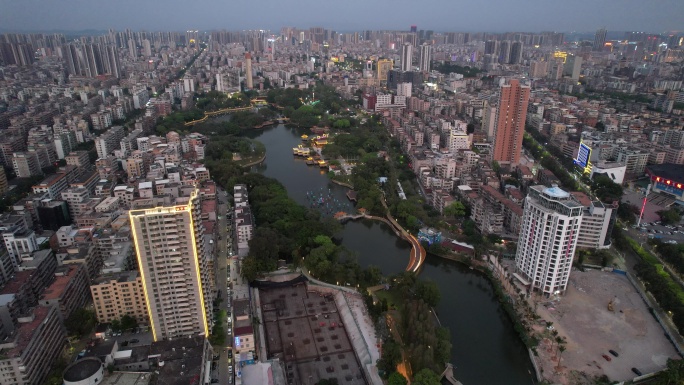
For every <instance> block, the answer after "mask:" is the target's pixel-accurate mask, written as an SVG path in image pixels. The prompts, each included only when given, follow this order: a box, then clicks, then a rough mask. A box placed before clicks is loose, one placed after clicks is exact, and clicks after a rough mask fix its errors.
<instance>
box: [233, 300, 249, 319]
mask: <svg viewBox="0 0 684 385" xmlns="http://www.w3.org/2000/svg"><path fill="white" fill-rule="evenodd" d="M233 314H234V315H235V317H240V316H245V315H249V314H250V311H249V300H248V299H236V300H234V301H233Z"/></svg>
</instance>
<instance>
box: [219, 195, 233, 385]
mask: <svg viewBox="0 0 684 385" xmlns="http://www.w3.org/2000/svg"><path fill="white" fill-rule="evenodd" d="M216 194H217V197H218V201H219V202H218V203H219V204H218V215H219V216H220V217H221V219H219V220H218V227H219V231H218V234H219V237H221V239H220V240H219V241H218V255H217V259H218V264H217V268H218V274H217V277H216V288H217V289H218V291H219V296H220V297H221V298H222V299H223V301H221V306H220V308H221V309H224V310H226V311H228V313H229V314H230V309H229V308H228V301H230V299H229V298H228V293H227V290H226V286H227V270H226V266H227V262H226V261H227V258H226V257H227V256H228V253H229V250H228V237H229V233H228V231H227V224H228V221H227V215H226V214H227V211H228V209H229V206H228V202H227V198H226V195H225V192H224V191H223V189H219V188H217V191H216ZM224 326H225V327H226V328H227V325H224ZM232 341H233V340H232V338H229V337H228V336H226V345H227V346H226V347H224V348H223V349H221V350H220V351H219V352H217V353H219V355H220V358H219V370H218V372H219V376H218V380H219V384H220V385H228V384H232V383H233V381H232V380H233V379H232V378H231V377H232V375H231V373H230V372H229V370H228V365H229V364H228V352H227V349H228V346H230V345H231V344H232Z"/></svg>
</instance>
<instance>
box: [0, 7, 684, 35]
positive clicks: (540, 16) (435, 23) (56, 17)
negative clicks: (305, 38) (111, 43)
mask: <svg viewBox="0 0 684 385" xmlns="http://www.w3.org/2000/svg"><path fill="white" fill-rule="evenodd" d="M338 4H339V3H337V4H336V3H333V2H326V1H320V0H319V1H314V0H300V1H298V2H295V3H286V2H282V1H276V0H253V1H250V0H235V1H232V2H227V1H219V0H197V1H195V2H192V3H190V2H187V1H179V0H166V1H164V2H159V1H151V0H120V1H118V2H108V3H95V2H93V1H90V0H62V1H59V2H57V1H44V0H22V1H14V0H5V1H2V2H1V3H0V28H1V29H2V30H3V31H6V32H10V31H11V32H32V31H56V30H59V31H65V32H66V31H85V30H94V31H102V30H107V29H110V28H113V29H116V30H122V29H133V30H146V31H183V30H188V29H196V30H203V31H206V30H221V29H225V30H240V29H269V30H272V31H279V29H280V28H281V27H283V26H292V27H297V28H308V27H312V26H322V27H325V28H329V29H334V30H337V31H341V32H343V31H360V30H408V29H409V26H410V25H417V26H418V29H424V30H434V31H444V32H492V33H501V32H512V31H516V32H539V31H558V32H570V33H572V32H576V31H579V33H587V32H591V31H595V30H597V29H599V28H606V29H607V30H608V31H644V32H650V33H662V32H670V31H679V28H682V23H681V20H682V16H683V15H684V1H682V0H652V1H647V2H644V1H643V0H575V1H574V2H571V3H570V4H571V6H567V5H566V4H567V3H563V2H561V1H560V0H518V1H510V0H479V1H467V2H459V1H450V0H428V1H427V2H421V3H416V2H415V1H408V0H392V1H390V0H370V1H363V0H349V1H348V2H345V3H344V4H342V5H338ZM385 15H387V16H385Z"/></svg>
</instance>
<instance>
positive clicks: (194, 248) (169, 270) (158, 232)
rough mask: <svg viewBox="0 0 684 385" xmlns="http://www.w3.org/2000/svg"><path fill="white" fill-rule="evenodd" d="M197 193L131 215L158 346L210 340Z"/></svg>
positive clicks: (143, 206)
mask: <svg viewBox="0 0 684 385" xmlns="http://www.w3.org/2000/svg"><path fill="white" fill-rule="evenodd" d="M197 191H198V190H197V189H195V190H194V191H193V192H192V193H191V194H190V196H186V197H178V198H175V200H174V201H173V203H171V204H161V201H159V200H158V199H156V198H147V199H140V200H137V201H134V202H133V208H132V209H131V210H130V211H129V213H128V215H129V219H130V224H131V232H132V234H133V241H134V244H135V251H136V255H137V258H138V267H139V269H140V276H141V278H142V283H143V289H144V294H145V301H146V303H147V312H148V314H149V317H150V328H151V329H152V335H153V337H154V340H155V341H158V340H164V339H171V338H178V337H184V336H193V335H199V334H204V335H208V334H209V325H208V321H207V318H208V317H209V316H211V314H212V299H211V289H210V279H211V278H210V274H212V272H210V271H209V267H208V265H209V264H208V256H207V254H206V250H205V247H204V243H203V242H204V241H203V237H202V234H203V227H202V221H201V217H200V216H201V207H200V198H199V196H198V192H197Z"/></svg>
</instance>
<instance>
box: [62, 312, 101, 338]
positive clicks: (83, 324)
mask: <svg viewBox="0 0 684 385" xmlns="http://www.w3.org/2000/svg"><path fill="white" fill-rule="evenodd" d="M96 323H97V319H96V318H95V312H93V311H90V310H88V309H86V308H81V309H78V310H76V311H74V312H73V313H72V314H71V315H70V316H69V318H67V319H66V320H65V321H64V326H66V329H67V332H68V333H69V335H71V336H77V337H83V336H85V335H88V333H90V332H91V331H92V330H93V328H94V327H95V324H96Z"/></svg>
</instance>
